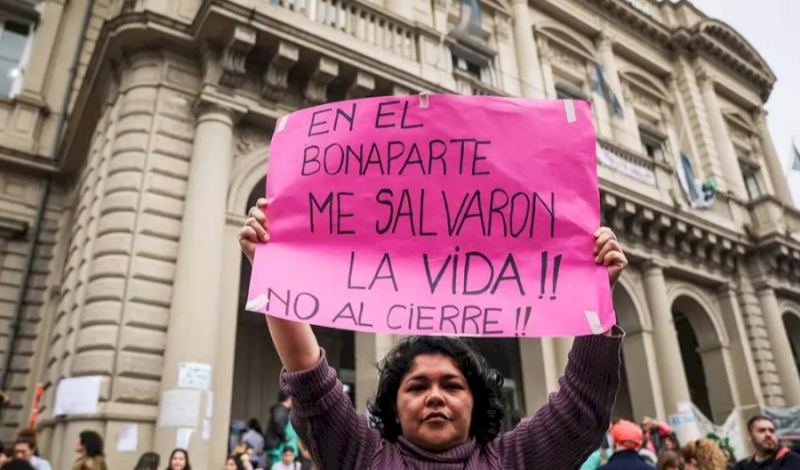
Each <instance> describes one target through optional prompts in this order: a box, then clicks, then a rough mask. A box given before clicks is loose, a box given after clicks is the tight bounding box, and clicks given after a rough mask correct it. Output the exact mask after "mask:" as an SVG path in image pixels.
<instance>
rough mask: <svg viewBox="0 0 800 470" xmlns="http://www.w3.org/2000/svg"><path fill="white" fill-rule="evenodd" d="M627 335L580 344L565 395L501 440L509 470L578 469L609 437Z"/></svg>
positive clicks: (563, 386)
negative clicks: (607, 436) (623, 341)
mask: <svg viewBox="0 0 800 470" xmlns="http://www.w3.org/2000/svg"><path fill="white" fill-rule="evenodd" d="M622 337H623V333H622V330H621V329H619V327H615V329H614V336H611V337H609V336H604V335H598V336H584V337H579V338H575V343H574V344H573V346H572V351H570V354H569V361H568V363H567V368H566V371H565V372H564V376H563V377H561V379H560V380H559V383H560V385H561V389H560V390H559V391H558V392H556V393H553V394H551V395H550V400H549V401H548V403H546V404H545V405H544V406H542V407H541V408H540V409H539V411H537V412H536V414H535V415H534V416H533V417H532V418H530V419H526V420H523V422H521V423H520V424H519V425H518V426H517V427H516V429H514V430H512V431H510V432H508V433H506V434H504V435H503V436H501V437H500V438H499V439H497V440H495V441H494V442H493V443H492V444H491V446H494V447H495V450H496V451H497V452H498V454H499V457H500V459H501V460H502V462H503V468H506V469H522V468H534V467H535V468H547V469H550V470H572V469H575V468H578V467H579V466H580V465H581V464H582V463H583V461H584V459H586V458H587V457H588V456H589V455H590V454H591V453H592V452H593V451H595V450H597V448H598V447H599V446H600V444H601V443H602V441H603V436H604V435H605V433H606V432H607V431H608V426H609V422H610V420H611V410H612V408H613V406H614V400H615V398H616V394H617V389H618V388H619V382H620V378H619V367H620V362H621V361H620V346H621V344H622Z"/></svg>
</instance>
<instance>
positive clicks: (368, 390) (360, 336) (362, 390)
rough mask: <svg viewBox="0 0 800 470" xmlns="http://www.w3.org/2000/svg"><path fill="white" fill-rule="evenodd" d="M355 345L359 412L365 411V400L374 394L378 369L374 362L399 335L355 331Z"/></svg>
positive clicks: (384, 353)
mask: <svg viewBox="0 0 800 470" xmlns="http://www.w3.org/2000/svg"><path fill="white" fill-rule="evenodd" d="M354 336H355V342H356V344H355V347H356V370H355V375H356V390H355V392H356V408H357V409H358V411H359V413H365V412H366V411H367V401H369V400H370V399H371V398H372V397H373V395H374V394H375V389H376V386H377V383H378V369H377V368H376V367H375V364H377V363H378V362H380V361H381V360H382V359H383V358H384V357H385V356H386V353H388V352H389V351H390V350H391V349H392V348H393V347H394V345H395V344H396V343H397V340H398V338H399V337H396V336H393V335H388V334H383V333H378V334H376V333H361V332H356V333H355V335H354Z"/></svg>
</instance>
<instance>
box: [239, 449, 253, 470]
mask: <svg viewBox="0 0 800 470" xmlns="http://www.w3.org/2000/svg"><path fill="white" fill-rule="evenodd" d="M250 452H251V451H250V450H249V449H248V451H247V452H245V453H243V454H242V455H241V456H240V457H239V458H240V459H242V465H243V466H244V468H247V467H248V464H249V463H250Z"/></svg>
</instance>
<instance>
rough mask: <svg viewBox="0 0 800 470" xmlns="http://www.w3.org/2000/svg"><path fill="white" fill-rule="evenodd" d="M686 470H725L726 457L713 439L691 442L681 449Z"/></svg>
mask: <svg viewBox="0 0 800 470" xmlns="http://www.w3.org/2000/svg"><path fill="white" fill-rule="evenodd" d="M681 457H682V458H683V468H684V469H685V470H725V463H726V460H725V455H724V454H723V453H722V449H720V448H719V446H718V445H717V444H715V443H714V441H712V440H711V439H707V438H701V439H697V440H696V441H691V442H689V443H688V444H686V445H685V446H683V448H681Z"/></svg>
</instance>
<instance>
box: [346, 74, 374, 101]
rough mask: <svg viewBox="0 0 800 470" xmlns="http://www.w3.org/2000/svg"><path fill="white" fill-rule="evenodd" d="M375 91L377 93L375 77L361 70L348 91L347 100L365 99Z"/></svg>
mask: <svg viewBox="0 0 800 470" xmlns="http://www.w3.org/2000/svg"><path fill="white" fill-rule="evenodd" d="M373 91H375V76H374V75H372V74H369V73H367V72H362V71H360V70H359V71H358V72H356V76H355V78H353V83H351V84H350V87H349V88H348V89H347V95H346V98H347V99H348V100H354V99H358V98H364V97H366V96H369V94H370V93H372V92H373Z"/></svg>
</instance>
